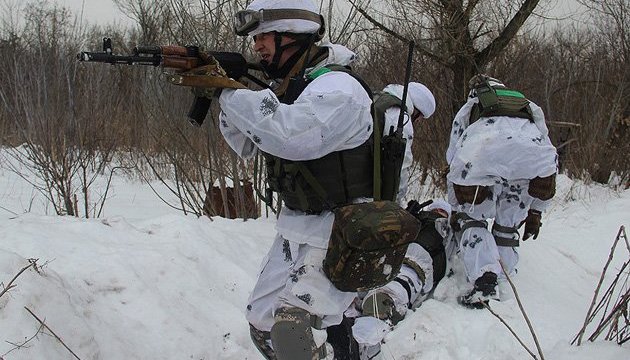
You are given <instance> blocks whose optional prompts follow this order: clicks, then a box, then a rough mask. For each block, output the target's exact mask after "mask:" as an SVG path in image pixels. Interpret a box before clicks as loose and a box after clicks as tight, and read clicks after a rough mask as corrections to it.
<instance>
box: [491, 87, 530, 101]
mask: <svg viewBox="0 0 630 360" xmlns="http://www.w3.org/2000/svg"><path fill="white" fill-rule="evenodd" d="M495 91H496V93H497V95H498V96H511V97H517V98H522V99H525V95H523V94H522V93H520V92H518V91H516V90H508V89H496V90H495Z"/></svg>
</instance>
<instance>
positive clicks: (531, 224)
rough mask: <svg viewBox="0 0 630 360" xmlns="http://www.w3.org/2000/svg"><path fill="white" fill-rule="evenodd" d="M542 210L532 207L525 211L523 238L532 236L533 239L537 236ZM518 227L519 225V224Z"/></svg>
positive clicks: (540, 224)
mask: <svg viewBox="0 0 630 360" xmlns="http://www.w3.org/2000/svg"><path fill="white" fill-rule="evenodd" d="M541 219H542V212H540V211H538V210H534V209H530V210H529V211H528V212H527V217H526V218H525V220H523V222H522V223H521V225H523V223H524V224H525V231H524V232H523V240H527V239H529V238H530V237H532V236H533V237H534V240H536V238H538V233H539V232H540V227H541V226H542V221H540V220H541ZM519 227H520V226H519Z"/></svg>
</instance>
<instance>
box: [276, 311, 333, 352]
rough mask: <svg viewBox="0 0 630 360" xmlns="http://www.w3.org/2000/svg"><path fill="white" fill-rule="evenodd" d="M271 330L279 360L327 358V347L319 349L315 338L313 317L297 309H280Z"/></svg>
mask: <svg viewBox="0 0 630 360" xmlns="http://www.w3.org/2000/svg"><path fill="white" fill-rule="evenodd" d="M274 320H275V324H274V325H273V327H272V328H271V333H270V336H271V344H272V345H273V349H274V351H275V354H276V359H278V360H319V359H323V358H325V357H326V347H325V346H320V347H318V346H317V344H316V343H315V339H314V338H313V330H312V325H311V315H310V314H309V313H308V312H307V311H306V310H304V309H300V308H296V307H284V308H279V309H278V310H277V311H276V314H275V316H274Z"/></svg>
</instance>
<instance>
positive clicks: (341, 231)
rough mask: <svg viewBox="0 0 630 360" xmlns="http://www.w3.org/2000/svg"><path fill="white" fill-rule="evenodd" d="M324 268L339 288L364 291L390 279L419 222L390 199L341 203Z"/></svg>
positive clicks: (336, 213)
mask: <svg viewBox="0 0 630 360" xmlns="http://www.w3.org/2000/svg"><path fill="white" fill-rule="evenodd" d="M334 212H335V222H334V223H333V229H332V234H331V239H330V242H329V245H328V251H327V253H326V259H325V260H324V272H325V273H326V275H327V276H328V278H329V279H330V281H331V282H332V283H333V285H335V287H337V288H338V289H339V290H341V291H348V292H354V291H365V290H369V289H373V288H376V287H379V286H382V285H385V284H386V283H388V282H390V281H391V280H393V279H394V278H395V277H396V275H397V274H398V272H399V271H400V266H401V265H402V262H403V259H404V257H405V253H406V251H407V245H408V244H409V243H411V242H413V241H414V240H415V239H416V236H417V234H418V232H419V231H420V229H421V227H422V225H421V223H420V221H419V220H417V219H416V218H415V217H414V216H413V215H411V214H410V213H409V212H407V211H406V210H404V209H402V208H401V207H399V206H398V204H396V203H395V202H392V201H375V202H370V203H363V204H353V205H347V206H344V207H340V208H338V209H336V210H334Z"/></svg>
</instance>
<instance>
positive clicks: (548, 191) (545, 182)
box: [528, 174, 556, 200]
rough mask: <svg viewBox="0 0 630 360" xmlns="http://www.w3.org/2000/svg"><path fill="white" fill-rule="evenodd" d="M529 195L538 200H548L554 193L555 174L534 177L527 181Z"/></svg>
mask: <svg viewBox="0 0 630 360" xmlns="http://www.w3.org/2000/svg"><path fill="white" fill-rule="evenodd" d="M528 192H529V195H530V196H531V197H534V198H536V199H540V200H549V199H551V198H552V197H554V195H556V174H553V175H550V176H547V177H543V178H541V177H535V178H533V179H531V180H530V181H529V190H528Z"/></svg>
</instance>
